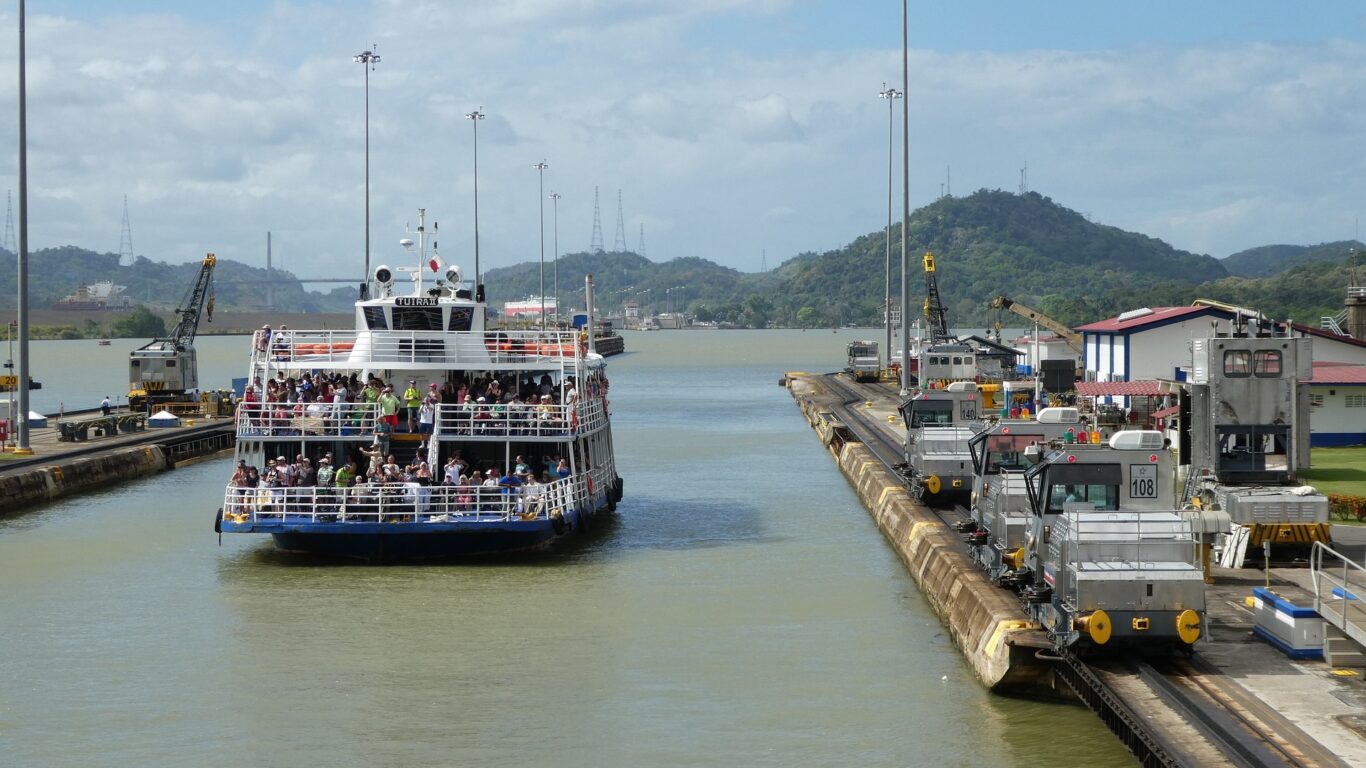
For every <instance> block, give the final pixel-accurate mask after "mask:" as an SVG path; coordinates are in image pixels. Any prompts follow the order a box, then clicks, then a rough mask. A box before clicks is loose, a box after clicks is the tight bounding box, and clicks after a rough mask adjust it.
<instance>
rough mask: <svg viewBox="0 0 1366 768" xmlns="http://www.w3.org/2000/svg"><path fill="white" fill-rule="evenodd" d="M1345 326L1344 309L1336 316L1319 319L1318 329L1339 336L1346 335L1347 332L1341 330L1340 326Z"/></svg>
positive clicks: (1345, 314) (1345, 315)
mask: <svg viewBox="0 0 1366 768" xmlns="http://www.w3.org/2000/svg"><path fill="white" fill-rule="evenodd" d="M1346 324H1347V310H1345V309H1344V310H1342V311H1341V312H1339V313H1337V314H1336V315H1332V316H1329V317H1322V318H1319V327H1320V328H1322V329H1323V330H1325V331H1329V332H1330V333H1336V334H1337V335H1339V336H1346V335H1347V332H1346V331H1344V330H1343V329H1342V326H1344V325H1346Z"/></svg>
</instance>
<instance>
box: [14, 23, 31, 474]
mask: <svg viewBox="0 0 1366 768" xmlns="http://www.w3.org/2000/svg"><path fill="white" fill-rule="evenodd" d="M25 78H26V75H25V72H24V0H19V253H18V257H19V258H18V261H19V275H18V279H19V328H18V330H19V370H18V371H16V373H17V374H18V376H19V378H18V380H17V381H15V382H14V383H15V385H16V387H15V388H16V389H18V390H19V416H18V418H17V419H16V421H17V422H18V423H17V424H16V425H15V426H16V427H17V429H16V430H15V433H16V434H15V438H16V440H15V444H14V452H15V453H16V454H19V455H21V456H27V455H30V454H32V453H33V449H32V448H30V447H29V444H28V114H27V111H26V110H27V100H28V91H27V84H26V81H25Z"/></svg>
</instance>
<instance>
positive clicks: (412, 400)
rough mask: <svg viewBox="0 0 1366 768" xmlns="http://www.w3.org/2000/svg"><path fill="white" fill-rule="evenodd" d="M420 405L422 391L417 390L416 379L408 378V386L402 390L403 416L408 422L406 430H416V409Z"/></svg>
mask: <svg viewBox="0 0 1366 768" xmlns="http://www.w3.org/2000/svg"><path fill="white" fill-rule="evenodd" d="M421 405H422V393H421V392H418V391H417V380H416V379H410V380H409V381H408V388H407V389H405V390H403V416H404V418H405V419H406V420H407V422H408V431H409V432H416V431H417V409H418V407H419V406H421Z"/></svg>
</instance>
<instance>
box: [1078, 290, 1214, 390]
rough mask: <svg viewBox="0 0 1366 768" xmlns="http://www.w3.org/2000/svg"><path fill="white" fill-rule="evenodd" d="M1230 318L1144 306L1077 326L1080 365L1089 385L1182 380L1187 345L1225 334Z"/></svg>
mask: <svg viewBox="0 0 1366 768" xmlns="http://www.w3.org/2000/svg"><path fill="white" fill-rule="evenodd" d="M1233 317H1234V315H1233V313H1232V312H1229V311H1227V310H1223V309H1219V308H1218V307H1207V306H1199V307H1155V308H1149V307H1144V308H1142V309H1135V310H1131V311H1129V312H1125V313H1123V314H1121V315H1119V316H1117V317H1112V318H1109V319H1106V320H1101V321H1100V322H1096V323H1088V324H1086V325H1082V326H1078V327H1077V328H1075V329H1074V330H1076V331H1077V332H1078V333H1081V334H1082V337H1083V339H1084V342H1085V344H1084V352H1083V363H1084V366H1085V369H1086V376H1087V378H1088V379H1091V380H1093V381H1136V380H1140V379H1166V380H1169V381H1170V380H1176V381H1185V380H1186V370H1185V369H1187V368H1189V367H1190V359H1191V352H1190V340H1191V339H1203V338H1207V337H1209V336H1213V335H1214V333H1213V331H1214V325H1215V324H1216V323H1217V324H1219V325H1220V326H1222V327H1223V329H1224V330H1225V331H1226V332H1227V330H1228V326H1229V322H1230V321H1232V320H1233Z"/></svg>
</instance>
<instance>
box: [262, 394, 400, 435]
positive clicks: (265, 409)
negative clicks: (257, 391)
mask: <svg viewBox="0 0 1366 768" xmlns="http://www.w3.org/2000/svg"><path fill="white" fill-rule="evenodd" d="M300 406H302V407H300ZM378 415H379V407H378V406H377V405H376V404H374V403H313V404H306V405H305V404H291V403H275V402H271V403H262V402H256V403H238V405H237V435H238V436H239V437H326V438H345V437H369V436H370V435H373V434H374V433H375V421H376V419H377V418H378Z"/></svg>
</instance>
